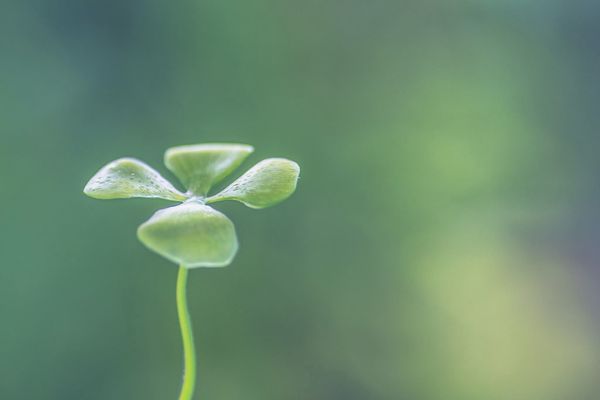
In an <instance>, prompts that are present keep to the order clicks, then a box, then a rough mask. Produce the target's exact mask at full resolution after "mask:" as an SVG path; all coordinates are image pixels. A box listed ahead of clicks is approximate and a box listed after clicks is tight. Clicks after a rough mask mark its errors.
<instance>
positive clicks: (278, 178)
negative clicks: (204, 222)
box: [207, 158, 300, 208]
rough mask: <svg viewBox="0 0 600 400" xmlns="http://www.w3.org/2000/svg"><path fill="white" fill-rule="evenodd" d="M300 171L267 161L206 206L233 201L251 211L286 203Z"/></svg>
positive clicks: (287, 163) (290, 165)
mask: <svg viewBox="0 0 600 400" xmlns="http://www.w3.org/2000/svg"><path fill="white" fill-rule="evenodd" d="M299 173H300V167H299V166H298V164H296V163H295V162H293V161H290V160H286V159H284V158H269V159H266V160H263V161H261V162H259V163H258V164H256V165H255V166H254V167H252V168H250V169H249V170H248V171H247V172H246V173H245V174H244V175H242V176H241V177H239V178H238V179H237V180H236V181H235V182H233V183H232V184H231V185H229V186H228V187H226V188H225V189H223V191H222V192H220V193H219V194H217V195H215V196H212V197H210V198H208V199H207V203H214V202H217V201H222V200H237V201H240V202H242V203H244V204H245V205H247V206H248V207H251V208H265V207H269V206H272V205H274V204H277V203H279V202H280V201H283V200H285V199H287V198H288V197H289V196H290V195H291V194H292V193H294V191H295V190H296V183H297V181H298V175H299Z"/></svg>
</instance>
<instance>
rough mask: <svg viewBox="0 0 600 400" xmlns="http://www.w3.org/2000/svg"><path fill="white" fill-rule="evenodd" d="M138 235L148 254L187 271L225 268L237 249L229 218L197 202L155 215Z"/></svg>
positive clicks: (139, 229)
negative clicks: (168, 261) (202, 268)
mask: <svg viewBox="0 0 600 400" xmlns="http://www.w3.org/2000/svg"><path fill="white" fill-rule="evenodd" d="M137 234H138V238H139V239H140V241H141V242H142V243H143V244H144V245H145V246H146V247H148V248H149V249H150V250H152V251H155V252H156V253H158V254H160V255H162V256H163V257H166V258H168V259H169V260H171V261H173V262H175V263H177V264H181V265H183V266H185V267H187V268H195V267H224V266H226V265H228V264H230V263H231V261H232V260H233V257H234V256H235V253H236V252H237V248H238V242H237V237H236V235H235V228H234V226H233V223H232V222H231V221H230V220H229V218H227V217H226V216H225V215H223V214H221V213H220V212H218V211H217V210H215V209H213V208H211V207H209V206H206V205H203V204H200V203H198V202H196V201H188V202H186V203H183V204H180V205H178V206H175V207H169V208H165V209H163V210H159V211H157V212H156V213H155V214H154V215H153V216H152V217H151V218H150V219H149V220H148V221H146V222H144V223H143V224H142V225H141V226H140V227H139V228H138V231H137Z"/></svg>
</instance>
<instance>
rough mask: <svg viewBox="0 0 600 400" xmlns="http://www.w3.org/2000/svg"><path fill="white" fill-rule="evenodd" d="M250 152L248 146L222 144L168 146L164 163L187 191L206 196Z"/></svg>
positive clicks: (251, 148)
mask: <svg viewBox="0 0 600 400" xmlns="http://www.w3.org/2000/svg"><path fill="white" fill-rule="evenodd" d="M253 151H254V148H253V147H252V146H248V145H245V144H226V143H209V144H197V145H191V146H179V147H172V148H170V149H168V150H167V152H166V153H165V164H166V166H167V168H169V169H170V170H171V171H172V172H173V173H174V174H175V175H176V176H177V177H178V178H179V180H181V182H182V183H183V184H184V185H185V187H186V188H187V189H188V190H189V191H190V192H192V193H193V194H195V195H198V196H206V194H207V193H208V191H209V190H210V188H211V187H212V186H213V185H214V184H216V183H219V182H220V181H221V180H223V178H225V177H226V176H228V175H229V174H231V173H232V172H233V171H234V170H235V169H236V168H237V167H239V165H240V164H241V163H242V162H244V160H245V159H246V157H248V155H250V153H252V152H253Z"/></svg>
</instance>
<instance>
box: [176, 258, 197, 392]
mask: <svg viewBox="0 0 600 400" xmlns="http://www.w3.org/2000/svg"><path fill="white" fill-rule="evenodd" d="M187 276H188V269H187V268H185V267H184V266H180V267H179V273H178V275H177V315H179V326H180V328H181V338H182V339H183V360H184V369H183V385H182V386H181V394H180V395H179V400H191V399H192V397H193V396H194V387H195V386H196V350H195V348H194V334H193V333H192V320H191V319H190V313H189V311H188V305H187V295H186V292H187Z"/></svg>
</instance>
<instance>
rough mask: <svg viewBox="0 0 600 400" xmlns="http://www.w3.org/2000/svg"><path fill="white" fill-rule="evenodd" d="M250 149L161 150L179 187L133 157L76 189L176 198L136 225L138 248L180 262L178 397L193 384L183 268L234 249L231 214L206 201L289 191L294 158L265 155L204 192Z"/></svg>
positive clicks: (246, 200)
mask: <svg viewBox="0 0 600 400" xmlns="http://www.w3.org/2000/svg"><path fill="white" fill-rule="evenodd" d="M253 151H254V149H253V148H252V146H248V145H243V144H223V143H212V144H199V145H191V146H179V147H173V148H170V149H168V150H167V151H166V153H165V165H166V166H167V168H169V170H171V171H172V172H173V173H174V174H175V175H176V176H177V177H178V178H179V180H180V181H181V182H182V183H183V185H184V186H185V188H186V192H185V193H183V192H180V191H179V190H177V189H176V188H175V187H174V186H173V185H172V184H171V183H169V181H168V180H166V179H165V178H163V177H162V176H161V175H160V174H159V173H158V172H157V171H155V170H154V169H152V168H151V167H149V166H148V165H146V164H145V163H143V162H141V161H139V160H136V159H133V158H121V159H118V160H115V161H113V162H111V163H109V164H107V165H106V166H104V167H103V168H101V169H100V171H98V172H97V173H96V175H94V176H93V177H92V179H90V181H89V182H88V183H87V185H86V186H85V189H84V193H85V194H86V195H88V196H90V197H93V198H96V199H103V200H107V199H124V198H132V197H146V198H161V199H165V200H170V201H176V202H180V203H182V204H179V205H176V206H173V207H168V208H165V209H162V210H159V211H157V212H156V213H155V214H154V215H153V216H152V217H151V218H150V219H149V220H148V221H146V222H144V223H143V224H142V225H140V227H139V228H138V231H137V235H138V238H139V240H140V241H141V242H142V243H143V244H144V245H145V246H146V247H148V248H149V249H150V250H152V251H154V252H156V253H158V254H160V255H161V256H163V257H165V258H167V259H168V260H171V261H173V262H174V263H177V264H178V265H179V266H180V268H179V275H178V281H177V307H178V314H179V319H180V325H181V330H182V337H183V343H184V353H185V354H184V357H185V374H184V382H183V387H182V390H181V394H180V397H179V399H180V400H189V399H191V398H192V396H193V391H194V386H195V365H196V362H195V351H194V343H193V337H192V330H191V321H190V317H189V313H188V310H187V301H186V293H185V292H186V282H187V273H188V270H189V269H190V268H197V267H224V266H226V265H229V264H230V263H231V262H232V261H233V259H234V257H235V254H236V252H237V249H238V241H237V236H236V234H235V227H234V225H233V223H232V222H231V220H230V219H229V218H227V217H226V216H225V215H224V214H222V213H220V212H219V211H217V210H215V209H214V208H212V207H211V206H209V205H207V204H212V203H216V202H219V201H224V200H235V201H239V202H241V203H243V204H245V205H247V206H248V207H250V208H265V207H270V206H272V205H275V204H277V203H279V202H281V201H283V200H285V199H286V198H288V197H289V196H290V195H291V194H292V193H294V191H295V190H296V183H297V181H298V175H299V173H300V167H299V166H298V164H296V163H295V162H293V161H290V160H286V159H283V158H270V159H266V160H263V161H261V162H259V163H258V164H256V165H255V166H253V167H252V168H250V169H249V170H248V171H247V172H246V173H244V174H243V175H242V176H241V177H239V178H238V179H237V180H235V181H234V182H233V183H232V184H230V185H229V186H227V187H226V188H225V189H223V190H222V191H221V192H219V193H217V194H214V195H212V196H209V193H210V190H211V188H212V187H213V186H214V185H216V184H218V183H219V182H221V181H222V180H223V179H225V178H226V177H227V176H229V175H231V173H233V171H235V170H236V169H237V168H238V167H239V166H240V165H241V164H242V163H243V162H244V160H245V159H246V158H247V157H248V156H249V155H250V153H252V152H253Z"/></svg>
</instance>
